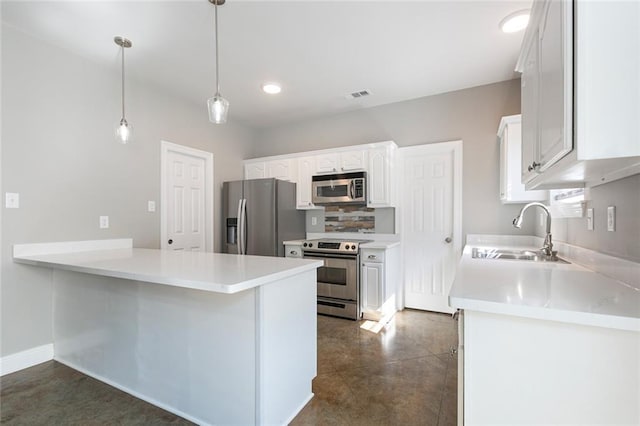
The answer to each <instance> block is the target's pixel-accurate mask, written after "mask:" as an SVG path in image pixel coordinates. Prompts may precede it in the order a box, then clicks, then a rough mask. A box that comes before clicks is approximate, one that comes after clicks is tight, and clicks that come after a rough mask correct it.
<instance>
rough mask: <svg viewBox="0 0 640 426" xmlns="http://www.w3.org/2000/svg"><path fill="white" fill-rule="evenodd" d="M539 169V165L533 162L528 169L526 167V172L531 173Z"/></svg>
mask: <svg viewBox="0 0 640 426" xmlns="http://www.w3.org/2000/svg"><path fill="white" fill-rule="evenodd" d="M539 168H540V163H536V162H535V161H534V162H533V163H531V165H530V166H529V167H527V170H528V171H530V172H532V171H534V170H538V169H539Z"/></svg>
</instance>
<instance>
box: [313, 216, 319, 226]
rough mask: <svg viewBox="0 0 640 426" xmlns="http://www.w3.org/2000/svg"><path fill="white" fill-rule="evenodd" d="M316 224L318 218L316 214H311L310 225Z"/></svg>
mask: <svg viewBox="0 0 640 426" xmlns="http://www.w3.org/2000/svg"><path fill="white" fill-rule="evenodd" d="M317 224H318V218H317V217H316V216H311V225H313V226H315V225H317Z"/></svg>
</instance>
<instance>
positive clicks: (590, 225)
mask: <svg viewBox="0 0 640 426" xmlns="http://www.w3.org/2000/svg"><path fill="white" fill-rule="evenodd" d="M587 231H593V209H587Z"/></svg>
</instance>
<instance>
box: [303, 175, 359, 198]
mask: <svg viewBox="0 0 640 426" xmlns="http://www.w3.org/2000/svg"><path fill="white" fill-rule="evenodd" d="M311 191H312V202H313V204H316V205H320V206H322V205H331V204H360V205H363V204H367V172H353V173H341V174H330V175H319V176H313V177H312V178H311Z"/></svg>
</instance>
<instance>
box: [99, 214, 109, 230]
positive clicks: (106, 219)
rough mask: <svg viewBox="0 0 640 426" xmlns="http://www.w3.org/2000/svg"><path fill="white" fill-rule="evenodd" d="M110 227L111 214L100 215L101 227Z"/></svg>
mask: <svg viewBox="0 0 640 426" xmlns="http://www.w3.org/2000/svg"><path fill="white" fill-rule="evenodd" d="M107 228H109V216H100V229H107Z"/></svg>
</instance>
